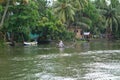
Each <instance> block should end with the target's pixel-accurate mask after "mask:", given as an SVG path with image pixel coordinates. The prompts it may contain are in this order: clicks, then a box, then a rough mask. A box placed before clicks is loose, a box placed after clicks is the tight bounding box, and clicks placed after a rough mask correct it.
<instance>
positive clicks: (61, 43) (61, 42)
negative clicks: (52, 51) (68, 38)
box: [58, 40, 64, 48]
mask: <svg viewBox="0 0 120 80" xmlns="http://www.w3.org/2000/svg"><path fill="white" fill-rule="evenodd" d="M58 47H60V48H63V47H64V44H63V41H62V40H61V41H60V42H59V44H58Z"/></svg>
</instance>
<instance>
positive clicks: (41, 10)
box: [0, 0, 120, 42]
mask: <svg viewBox="0 0 120 80" xmlns="http://www.w3.org/2000/svg"><path fill="white" fill-rule="evenodd" d="M71 26H72V27H74V28H75V29H76V28H81V29H82V30H83V31H90V32H91V33H92V34H93V35H99V34H106V38H107V39H113V38H114V39H118V38H120V32H119V30H120V1H119V0H109V2H107V0H94V1H93V0H51V1H47V0H0V41H7V40H9V41H16V42H23V41H29V40H31V39H30V36H29V34H31V33H32V34H37V35H38V36H39V38H40V40H46V39H51V40H59V39H65V40H72V39H73V38H74V35H75V33H74V32H71V31H69V28H70V27H71Z"/></svg>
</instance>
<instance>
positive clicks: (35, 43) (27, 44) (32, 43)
mask: <svg viewBox="0 0 120 80" xmlns="http://www.w3.org/2000/svg"><path fill="white" fill-rule="evenodd" d="M24 45H25V46H30V45H37V42H35V41H34V42H24Z"/></svg>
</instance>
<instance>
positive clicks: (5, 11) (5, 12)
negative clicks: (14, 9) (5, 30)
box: [0, 0, 10, 29]
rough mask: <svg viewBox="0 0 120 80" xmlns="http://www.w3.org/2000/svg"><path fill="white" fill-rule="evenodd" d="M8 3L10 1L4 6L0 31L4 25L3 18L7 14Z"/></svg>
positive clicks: (8, 0)
mask: <svg viewBox="0 0 120 80" xmlns="http://www.w3.org/2000/svg"><path fill="white" fill-rule="evenodd" d="M9 3H10V0H7V4H6V7H5V10H4V13H3V16H2V19H1V22H0V29H1V28H2V26H3V24H4V20H5V16H6V14H7V11H8V7H9Z"/></svg>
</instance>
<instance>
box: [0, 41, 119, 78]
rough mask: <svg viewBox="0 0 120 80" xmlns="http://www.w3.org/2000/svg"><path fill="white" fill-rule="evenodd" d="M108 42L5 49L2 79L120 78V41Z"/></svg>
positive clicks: (1, 60)
mask: <svg viewBox="0 0 120 80" xmlns="http://www.w3.org/2000/svg"><path fill="white" fill-rule="evenodd" d="M106 44H108V43H102V42H101V43H100V42H96V43H82V44H77V45H76V47H75V48H74V47H72V48H56V47H54V46H52V47H48V46H44V47H41V46H33V47H22V48H20V47H19V48H9V49H7V50H6V49H5V50H3V49H1V52H3V53H0V80H119V79H120V58H119V56H120V50H119V44H117V43H110V45H109V46H108V45H106ZM114 46H117V47H114ZM8 53H9V55H8Z"/></svg>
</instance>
